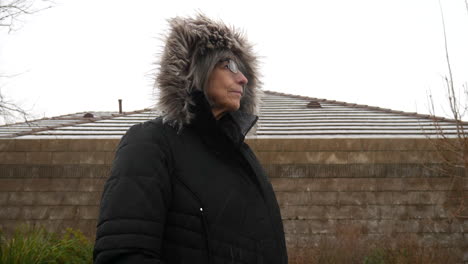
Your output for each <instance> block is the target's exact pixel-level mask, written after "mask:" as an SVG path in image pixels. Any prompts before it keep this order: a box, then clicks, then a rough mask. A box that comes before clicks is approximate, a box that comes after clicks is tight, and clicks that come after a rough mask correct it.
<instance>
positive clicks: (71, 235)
mask: <svg viewBox="0 0 468 264" xmlns="http://www.w3.org/2000/svg"><path fill="white" fill-rule="evenodd" d="M92 251H93V245H92V243H91V242H90V241H89V240H88V239H87V238H86V237H85V236H84V235H83V233H81V232H80V231H78V230H73V229H71V228H67V229H66V231H65V233H64V234H62V235H59V234H56V233H52V232H48V231H46V230H45V229H44V228H42V227H34V228H33V227H29V226H21V227H19V228H17V229H16V231H15V232H14V234H13V235H12V236H9V237H7V236H4V235H3V234H2V233H1V232H0V264H25V263H28V264H65V263H66V264H88V263H92V262H93V261H92Z"/></svg>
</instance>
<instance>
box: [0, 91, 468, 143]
mask: <svg viewBox="0 0 468 264" xmlns="http://www.w3.org/2000/svg"><path fill="white" fill-rule="evenodd" d="M86 113H91V114H92V115H93V116H94V117H92V118H85V117H83V116H84V114H86ZM159 115H160V113H159V112H157V111H155V110H151V109H143V110H140V111H134V112H129V113H124V114H118V113H116V112H83V113H76V114H71V115H64V116H58V117H54V118H45V119H39V120H34V121H31V122H27V123H17V124H12V125H6V126H0V138H30V139H31V138H37V139H38V138H120V137H121V136H122V135H123V134H124V133H125V131H126V130H127V129H128V128H129V127H130V126H132V125H134V124H137V123H141V122H144V121H147V120H151V119H153V118H155V117H157V116H159ZM435 122H437V125H438V126H437V127H436V126H435ZM464 125H466V126H468V123H466V124H464ZM440 130H443V131H444V133H445V134H446V135H448V136H456V134H457V127H456V125H455V122H454V121H453V120H449V119H444V118H440V117H431V116H428V115H419V114H416V113H407V112H402V111H394V110H390V109H384V108H379V107H372V106H367V105H357V104H350V103H346V102H338V101H330V100H326V99H318V98H312V97H304V96H297V95H290V94H282V93H276V92H270V91H266V92H265V95H264V97H263V98H262V104H261V106H260V114H259V121H258V123H257V126H256V129H255V131H254V133H253V135H252V137H257V138H349V137H354V138H394V137H398V138H415V137H416V138H421V137H426V136H435V135H437V134H438V132H439V131H440Z"/></svg>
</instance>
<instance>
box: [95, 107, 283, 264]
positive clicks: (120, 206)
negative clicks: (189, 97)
mask: <svg viewBox="0 0 468 264" xmlns="http://www.w3.org/2000/svg"><path fill="white" fill-rule="evenodd" d="M202 105H203V107H198V108H197V109H194V110H195V112H196V118H195V120H194V121H193V122H192V124H191V125H188V126H186V127H184V128H183V129H182V130H181V131H177V130H176V129H174V128H173V127H171V126H169V125H167V124H164V123H163V122H162V119H161V118H158V119H155V120H152V121H149V122H146V123H143V124H139V125H135V126H133V127H132V128H131V129H130V130H129V131H128V132H127V134H126V135H125V136H124V137H123V138H122V140H121V142H120V144H119V146H118V150H117V152H116V157H115V160H114V163H113V167H112V171H111V176H110V177H109V179H108V180H107V182H106V184H105V187H104V192H103V195H102V200H101V205H100V206H101V207H100V215H99V220H98V227H97V234H96V244H95V248H94V261H95V263H99V264H105V263H114V264H120V263H132V264H133V263H148V264H149V263H151V264H156V263H158V264H159V263H166V264H179V263H203V264H205V263H207V264H208V263H209V264H220V263H243V264H249V263H268V264H276V263H278V264H284V263H287V261H288V260H287V253H286V246H285V240H284V232H283V225H282V222H281V216H280V211H279V207H278V203H277V201H276V198H275V195H274V192H273V189H272V186H271V184H270V183H269V181H268V178H267V177H266V175H265V173H264V172H263V170H262V168H261V166H260V164H259V162H258V161H257V159H256V157H255V155H254V154H253V152H252V151H251V150H250V148H249V147H248V145H247V144H245V143H244V137H245V135H246V133H247V132H248V130H249V129H250V128H251V127H252V125H253V124H254V123H255V122H256V119H257V117H256V116H252V115H250V114H243V113H240V112H234V113H229V114H226V115H225V116H223V118H221V119H220V120H219V121H216V120H215V119H214V118H213V115H212V114H211V112H209V111H208V110H207V108H208V107H206V103H205V102H203V103H202Z"/></svg>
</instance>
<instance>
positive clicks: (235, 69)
mask: <svg viewBox="0 0 468 264" xmlns="http://www.w3.org/2000/svg"><path fill="white" fill-rule="evenodd" d="M221 62H227V64H226V65H224V67H226V68H228V69H229V70H230V71H231V72H232V73H238V72H239V66H237V63H236V62H235V61H234V60H231V59H226V60H222V61H221Z"/></svg>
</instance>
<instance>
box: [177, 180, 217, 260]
mask: <svg viewBox="0 0 468 264" xmlns="http://www.w3.org/2000/svg"><path fill="white" fill-rule="evenodd" d="M175 178H176V179H177V181H179V182H180V183H181V184H182V186H183V187H184V188H185V189H186V190H187V191H188V192H189V193H190V194H191V195H192V197H193V198H194V199H195V200H196V201H197V202H198V204H199V205H200V209H199V210H200V216H201V220H202V226H203V231H204V233H205V243H206V251H207V255H208V264H210V263H212V257H211V245H210V232H209V229H208V222H207V221H206V216H205V209H204V206H203V203H202V201H201V199H200V198H199V197H198V195H197V194H196V193H195V192H193V191H192V190H191V189H190V188H189V187H188V186H187V184H186V183H185V182H184V181H182V179H180V178H179V177H175Z"/></svg>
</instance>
